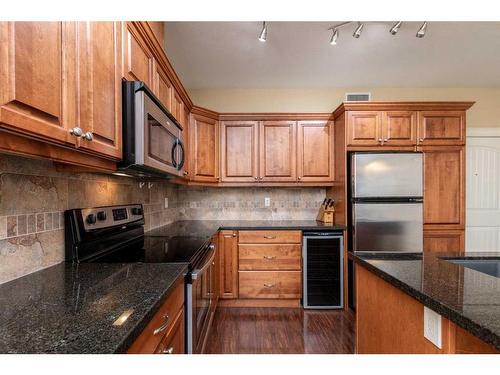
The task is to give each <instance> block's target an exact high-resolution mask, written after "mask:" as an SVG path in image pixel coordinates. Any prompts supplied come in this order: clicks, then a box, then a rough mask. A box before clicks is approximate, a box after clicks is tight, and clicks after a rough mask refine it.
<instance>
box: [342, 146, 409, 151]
mask: <svg viewBox="0 0 500 375" xmlns="http://www.w3.org/2000/svg"><path fill="white" fill-rule="evenodd" d="M346 151H375V152H382V151H410V152H415V151H416V146H381V145H378V146H347V147H346Z"/></svg>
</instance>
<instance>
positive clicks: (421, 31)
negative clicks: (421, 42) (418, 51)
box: [415, 21, 427, 38]
mask: <svg viewBox="0 0 500 375" xmlns="http://www.w3.org/2000/svg"><path fill="white" fill-rule="evenodd" d="M426 30H427V21H426V22H424V23H423V24H422V26H420V29H418V31H417V34H416V35H415V36H416V37H417V38H423V37H424V36H425V32H426Z"/></svg>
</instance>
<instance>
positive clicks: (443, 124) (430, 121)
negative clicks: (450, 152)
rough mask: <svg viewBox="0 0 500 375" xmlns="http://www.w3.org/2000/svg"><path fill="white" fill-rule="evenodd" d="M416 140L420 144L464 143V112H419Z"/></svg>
mask: <svg viewBox="0 0 500 375" xmlns="http://www.w3.org/2000/svg"><path fill="white" fill-rule="evenodd" d="M418 142H419V144H422V145H463V144H465V112H463V111H422V112H419V114H418Z"/></svg>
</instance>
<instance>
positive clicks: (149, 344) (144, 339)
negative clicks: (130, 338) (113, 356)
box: [128, 280, 184, 354]
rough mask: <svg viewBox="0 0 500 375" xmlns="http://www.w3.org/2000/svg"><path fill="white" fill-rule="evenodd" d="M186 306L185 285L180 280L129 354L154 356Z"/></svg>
mask: <svg viewBox="0 0 500 375" xmlns="http://www.w3.org/2000/svg"><path fill="white" fill-rule="evenodd" d="M183 305H184V283H183V282H182V280H180V281H179V282H178V283H177V285H176V286H175V288H174V290H173V291H172V293H171V294H170V295H169V296H168V298H167V300H166V301H165V303H164V304H163V305H162V306H161V307H160V309H159V310H158V312H157V313H156V314H155V315H154V317H153V319H151V321H150V322H149V323H148V325H147V326H146V328H145V329H144V331H142V333H141V334H140V336H139V337H138V338H137V339H136V340H135V341H134V343H133V344H132V346H131V347H130V349H129V350H128V352H129V353H145V354H146V353H147V354H152V353H154V352H155V351H156V349H157V347H158V345H159V344H160V342H161V341H162V339H163V338H164V337H165V335H166V333H168V332H169V331H170V329H171V327H172V325H173V324H174V323H175V318H176V317H177V315H178V314H179V311H181V310H182V309H183Z"/></svg>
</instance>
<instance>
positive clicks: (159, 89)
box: [153, 64, 174, 112]
mask: <svg viewBox="0 0 500 375" xmlns="http://www.w3.org/2000/svg"><path fill="white" fill-rule="evenodd" d="M153 91H154V93H155V95H156V96H157V97H158V99H160V101H161V103H162V104H163V105H164V106H165V108H167V109H168V110H169V111H170V112H172V94H173V91H174V88H173V86H172V82H171V81H170V79H169V78H168V75H167V74H166V73H165V71H164V70H163V68H162V67H161V66H160V65H159V64H156V66H155V74H154V89H153Z"/></svg>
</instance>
